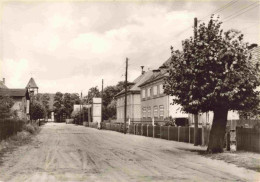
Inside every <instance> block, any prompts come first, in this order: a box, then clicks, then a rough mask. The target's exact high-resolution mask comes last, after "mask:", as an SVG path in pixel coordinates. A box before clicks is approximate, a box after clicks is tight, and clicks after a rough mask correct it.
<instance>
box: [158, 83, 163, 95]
mask: <svg viewBox="0 0 260 182" xmlns="http://www.w3.org/2000/svg"><path fill="white" fill-rule="evenodd" d="M163 91H164V90H163V84H161V85H160V86H159V92H160V94H163Z"/></svg>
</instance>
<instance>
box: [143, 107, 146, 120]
mask: <svg viewBox="0 0 260 182" xmlns="http://www.w3.org/2000/svg"><path fill="white" fill-rule="evenodd" d="M145 117H146V108H145V107H143V118H145Z"/></svg>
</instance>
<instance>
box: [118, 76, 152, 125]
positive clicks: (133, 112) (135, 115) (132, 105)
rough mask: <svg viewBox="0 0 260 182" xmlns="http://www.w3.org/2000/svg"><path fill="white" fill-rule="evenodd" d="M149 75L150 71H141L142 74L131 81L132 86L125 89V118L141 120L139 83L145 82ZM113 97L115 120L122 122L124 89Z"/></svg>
mask: <svg viewBox="0 0 260 182" xmlns="http://www.w3.org/2000/svg"><path fill="white" fill-rule="evenodd" d="M151 75H152V72H151V71H148V72H143V71H142V74H141V75H140V76H139V77H138V78H136V79H135V80H134V81H133V84H132V86H131V87H130V88H129V89H128V91H127V111H126V117H127V119H130V121H141V99H140V88H139V85H140V84H142V83H143V82H145V81H146V80H147V79H148V78H149V77H150V76H151ZM115 98H116V103H117V108H116V112H117V122H124V116H125V110H124V106H125V90H123V91H121V92H120V93H118V94H117V95H116V96H115Z"/></svg>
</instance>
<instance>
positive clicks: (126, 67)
mask: <svg viewBox="0 0 260 182" xmlns="http://www.w3.org/2000/svg"><path fill="white" fill-rule="evenodd" d="M127 69H128V58H126V66H125V108H124V109H125V122H124V123H125V124H124V133H125V134H126V112H127Z"/></svg>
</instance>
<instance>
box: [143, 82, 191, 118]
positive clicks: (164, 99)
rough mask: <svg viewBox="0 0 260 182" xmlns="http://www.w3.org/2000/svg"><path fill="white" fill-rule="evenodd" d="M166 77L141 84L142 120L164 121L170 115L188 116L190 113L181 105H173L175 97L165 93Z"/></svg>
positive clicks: (177, 116) (174, 116) (175, 116)
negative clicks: (185, 111) (184, 110)
mask: <svg viewBox="0 0 260 182" xmlns="http://www.w3.org/2000/svg"><path fill="white" fill-rule="evenodd" d="M163 84H164V77H161V78H160V79H158V80H154V81H152V82H150V83H148V84H144V85H141V111H142V112H141V114H142V121H143V122H145V121H152V118H154V120H155V121H163V120H165V119H166V118H168V117H172V118H179V117H186V118H188V114H186V113H184V112H183V111H182V110H181V106H180V105H177V104H174V105H172V104H171V103H172V100H173V97H172V96H169V95H166V94H164V90H163Z"/></svg>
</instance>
